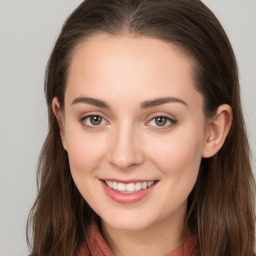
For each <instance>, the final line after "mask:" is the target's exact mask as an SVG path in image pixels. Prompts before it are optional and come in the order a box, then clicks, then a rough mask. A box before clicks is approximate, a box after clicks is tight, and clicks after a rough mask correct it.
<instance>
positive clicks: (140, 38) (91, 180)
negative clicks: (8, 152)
mask: <svg viewBox="0 0 256 256" xmlns="http://www.w3.org/2000/svg"><path fill="white" fill-rule="evenodd" d="M237 73H238V72H237V65H236V61H235V57H234V53H233V51H232V47H231V45H230V43H229V40H228V38H227V36H226V34H225V32H224V30H223V28H222V27H221V25H220V24H219V22H218V20H217V19H216V17H215V16H214V14H213V13H212V12H211V11H210V10H209V9H208V8H207V7H206V6H205V5H204V4H203V3H202V2H200V1H198V0H158V1H155V0H87V1H84V2H83V3H82V4H81V5H80V6H79V7H78V8H77V9H76V10H75V11H74V12H73V13H72V14H71V16H70V17H69V18H68V20H67V21H66V23H65V24H64V26H63V29H62V32H61V34H60V36H59V38H58V40H57V42H56V44H55V47H54V49H53V52H52V55H51V57H50V60H49V64H48V68H47V73H46V82H45V93H46V99H47V104H48V115H49V133H48V136H47V138H46V141H45V144H44V147H43V150H42V153H41V157H40V161H39V169H38V179H39V193H38V197H37V200H36V202H35V205H34V207H33V209H32V212H31V215H30V220H31V221H32V223H33V245H32V254H31V255H38V256H41V255H81V256H82V255H93V256H98V255H117V256H118V255H140V256H143V255H154V256H158V255H159V256H160V255H168V256H174V255H179V256H181V255H204V256H205V255H209V256H213V255H216V256H217V255H218V256H219V255H225V256H226V255H232V256H241V255H242V256H249V255H253V248H254V239H255V233H254V222H255V213H254V194H255V182H254V179H253V174H252V171H251V167H250V162H249V148H248V142H247V137H246V133H245V127H244V121H243V115H242V111H241V104H240V96H239V82H238V74H237Z"/></svg>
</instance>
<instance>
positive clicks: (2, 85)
mask: <svg viewBox="0 0 256 256" xmlns="http://www.w3.org/2000/svg"><path fill="white" fill-rule="evenodd" d="M81 2H82V1H81V0H69V1H68V0H0V172H1V175H0V256H21V255H28V253H29V251H28V249H27V245H26V237H25V226H26V219H27V215H28V213H29V210H30V208H31V206H32V204H33V201H34V199H35V196H36V165H37V159H38V155H39V152H40V149H41V146H42V143H43V141H44V138H45V136H46V132H47V114H46V104H45V100H44V93H43V80H44V70H45V66H46V63H47V60H48V57H49V55H50V52H51V49H52V47H53V44H54V41H55V40H56V38H57V36H58V34H59V31H60V28H61V26H62V24H63V22H64V20H65V19H66V17H67V16H68V15H69V14H70V13H71V12H72V10H73V9H74V8H75V7H76V6H77V5H78V4H79V3H81ZM204 2H205V3H206V4H207V5H208V6H209V7H210V9H211V10H212V11H213V12H214V13H215V14H216V16H217V17H218V18H219V20H220V22H221V23H222V25H223V26H224V28H225V30H226V32H227V34H228V36H229V38H230V41H231V43H232V45H233V48H234V51H235V54H236V56H237V61H238V65H239V71H240V82H241V93H242V101H243V108H244V114H245V119H246V124H247V127H248V135H249V140H250V144H251V148H252V153H253V155H254V157H253V156H252V158H255V156H256V115H255V112H256V101H255V97H256V64H255V61H256V15H255V13H256V0H205V1H204ZM252 161H253V165H254V167H253V170H254V173H256V171H255V166H256V165H255V160H254V159H253V160H252Z"/></svg>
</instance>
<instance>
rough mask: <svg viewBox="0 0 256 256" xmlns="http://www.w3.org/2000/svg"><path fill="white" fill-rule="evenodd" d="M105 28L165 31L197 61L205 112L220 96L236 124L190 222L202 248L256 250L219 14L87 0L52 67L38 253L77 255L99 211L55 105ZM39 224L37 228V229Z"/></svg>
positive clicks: (207, 163)
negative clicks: (65, 143)
mask: <svg viewBox="0 0 256 256" xmlns="http://www.w3.org/2000/svg"><path fill="white" fill-rule="evenodd" d="M99 33H108V34H110V35H121V34H125V33H129V34H134V35H136V36H148V37H152V38H158V39H161V40H164V41H165V42H169V43H172V44H175V45H177V46H179V47H180V49H182V50H183V51H185V52H186V53H187V54H188V56H189V57H190V58H191V59H192V60H193V63H194V79H195V82H196V87H197V90H198V91H199V92H200V93H201V94H202V96H203V98H204V112H205V115H206V116H211V115H213V114H214V113H215V111H216V109H217V108H218V106H219V105H221V104H229V105H230V106H231V107H232V110H233V116H234V119H233V124H232V127H231V130H230V133H229V135H228V137H227V139H226V141H225V143H224V145H223V147H222V148H221V150H220V151H219V152H218V153H217V154H216V155H215V156H213V157H211V158H209V159H202V162H201V166H200V170H199V176H198V180H197V182H196V185H195V187H194V189H193V191H192V192H191V194H190V196H189V199H188V210H187V218H186V224H187V225H189V227H190V229H191V230H192V231H193V234H194V235H195V237H196V238H197V255H198V256H199V255H201V256H206V255H207V256H221V255H223V256H231V255H232V256H251V255H253V248H254V239H255V230H254V225H255V211H254V196H255V181H254V177H253V173H252V170H251V166H250V153H249V146H248V141H247V136H246V131H245V126H244V120H243V115H242V110H241V103H240V93H239V90H240V89H239V80H238V70H237V64H236V60H235V56H234V53H233V50H232V47H231V45H230V42H229V40H228V38H227V36H226V34H225V32H224V30H223V28H222V26H221V25H220V23H219V22H218V20H217V18H216V17H215V16H214V14H213V13H212V12H211V11H210V10H209V9H208V8H207V7H206V6H205V5H204V4H203V3H202V2H201V1H199V0H157V1H156V0H86V1H84V2H82V3H81V5H80V6H79V7H78V8H77V9H76V10H75V11H74V12H73V13H72V14H71V16H70V17H69V18H68V19H67V21H66V22H65V24H64V26H63V28H62V31H61V34H60V36H59V38H58V40H57V42H56V44H55V47H54V49H53V51H52V54H51V57H50V59H49V63H48V66H47V70H46V79H45V95H46V100H47V105H48V117H49V132H48V136H47V138H46V140H45V143H44V146H43V149H42V152H41V155H40V159H39V164H38V196H37V199H36V201H35V204H34V206H33V208H32V210H31V213H30V217H29V220H28V226H27V237H28V240H29V238H30V237H29V234H30V231H32V246H31V248H32V254H31V255H35V256H56V255H61V256H65V255H66V256H72V255H76V252H77V249H78V248H79V246H80V245H81V243H83V242H85V241H84V236H85V234H86V232H87V231H88V227H89V225H90V223H91V221H92V219H95V218H97V216H96V214H95V213H94V212H93V210H92V209H91V208H90V206H89V205H88V204H87V203H86V201H85V200H84V199H83V197H82V196H81V195H80V193H79V192H78V190H77V188H76V186H75V184H74V182H73V180H72V177H71V174H70V169H69V162H68V157H67V153H66V152H65V150H64V149H63V147H62V143H61V138H60V131H59V126H58V123H57V120H56V118H55V117H54V114H53V111H52V100H53V98H54V97H57V98H58V100H59V102H60V105H61V108H62V109H63V108H64V93H65V84H66V78H67V74H68V68H69V65H70V61H71V58H72V53H73V51H74V49H75V47H76V46H77V45H78V44H79V43H80V42H82V41H83V40H86V38H88V37H90V36H93V35H95V34H99ZM31 229H32V230H31Z"/></svg>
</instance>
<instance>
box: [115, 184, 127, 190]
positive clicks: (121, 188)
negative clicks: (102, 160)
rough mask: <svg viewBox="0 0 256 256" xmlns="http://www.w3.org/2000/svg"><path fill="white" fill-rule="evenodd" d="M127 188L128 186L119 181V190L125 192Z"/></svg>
mask: <svg viewBox="0 0 256 256" xmlns="http://www.w3.org/2000/svg"><path fill="white" fill-rule="evenodd" d="M125 189H126V186H125V184H124V183H117V190H118V191H120V192H124V191H125Z"/></svg>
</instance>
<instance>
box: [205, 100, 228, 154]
mask: <svg viewBox="0 0 256 256" xmlns="http://www.w3.org/2000/svg"><path fill="white" fill-rule="evenodd" d="M232 120H233V114H232V109H231V107H230V106H229V105H227V104H223V105H220V106H219V107H218V109H217V112H216V115H215V116H214V117H213V118H211V119H210V120H209V121H208V124H207V128H206V129H207V132H206V137H205V142H204V146H203V152H202V157H203V158H208V157H212V156H213V155H215V154H216V153H217V152H218V151H219V150H220V149H221V147H222V146H223V144H224V142H225V140H226V137H227V135H228V133H229V131H230V128H231V125H232Z"/></svg>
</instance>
